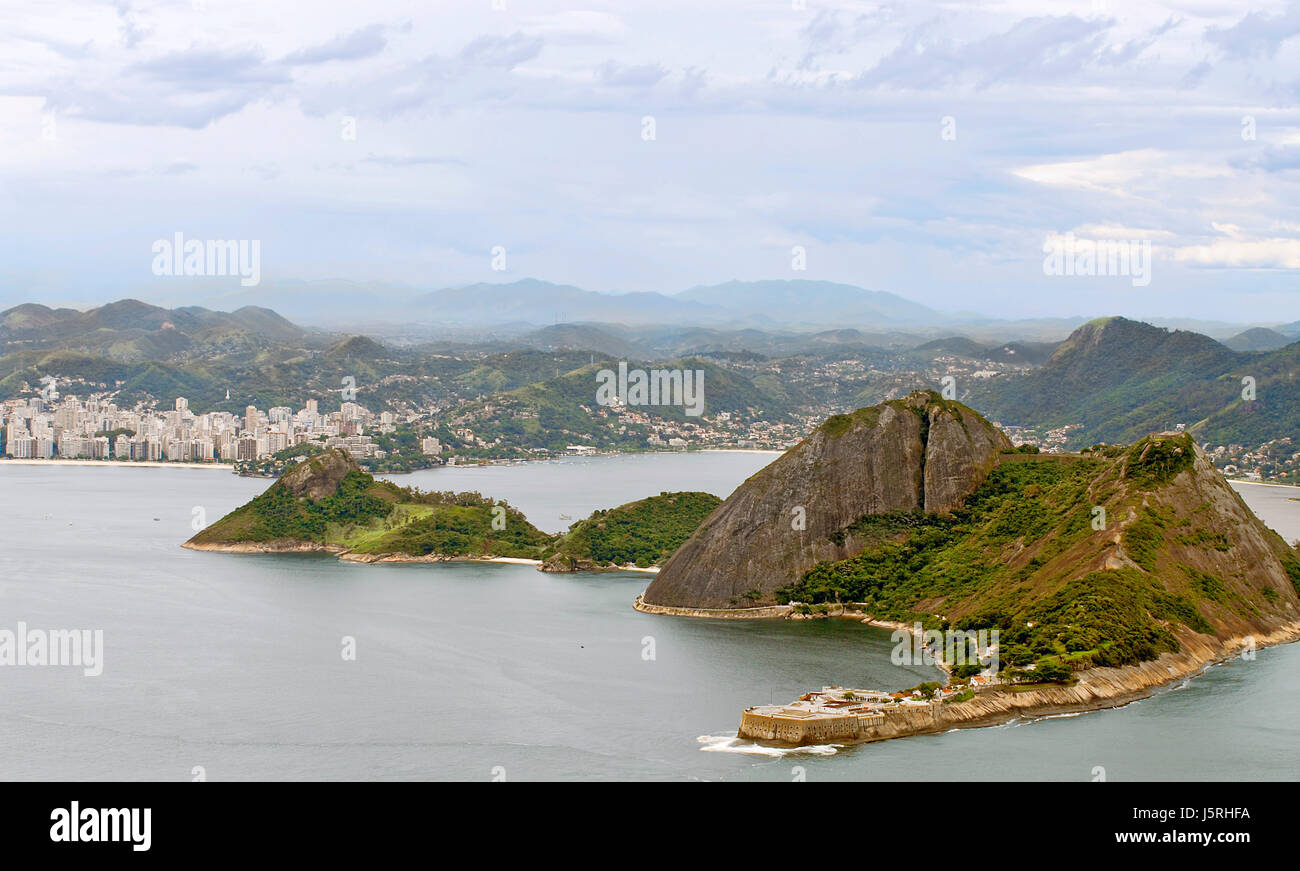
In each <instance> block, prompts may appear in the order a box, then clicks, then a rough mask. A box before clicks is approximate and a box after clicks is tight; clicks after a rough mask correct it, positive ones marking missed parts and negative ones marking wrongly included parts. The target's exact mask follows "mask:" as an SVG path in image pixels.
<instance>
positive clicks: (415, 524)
mask: <svg viewBox="0 0 1300 871" xmlns="http://www.w3.org/2000/svg"><path fill="white" fill-rule="evenodd" d="M498 504H500V505H501V507H502V508H504V509H505V514H504V519H505V526H504V529H496V528H494V526H493V520H494V518H495V516H496V515H494V513H493V509H494V508H495V507H496V506H497V505H498ZM498 525H499V524H498ZM284 540H291V541H303V542H312V543H315V544H322V545H338V546H340V547H344V548H347V549H348V550H352V551H356V552H357V553H367V554H382V553H406V554H410V555H412V556H427V555H429V554H441V555H446V556H509V557H523V558H530V559H535V558H541V557H543V556H545V555H547V554H548V553H549V551H550V545H551V543H552V541H553V539H552V536H550V535H548V534H546V533H545V532H542V531H541V530H539V529H537V528H536V527H535V526H533V525H532V524H531V523H529V522H528V521H527V520H526V519H525V518H524V516H523V515H522V514H520V513H519V512H518V511H517V510H515V509H513V508H511V507H510V506H509V505H506V504H505V503H496V502H493V501H492V500H491V499H487V498H486V497H483V496H481V495H479V494H477V493H424V492H420V491H418V490H411V489H409V488H402V487H398V486H396V485H395V484H392V483H389V482H387V481H377V480H375V479H374V478H372V477H371V476H369V475H367V474H365V473H364V472H359V471H354V472H350V473H349V474H348V475H347V476H346V477H345V478H344V479H343V482H342V483H341V484H340V486H339V489H338V490H337V491H336V492H335V493H333V494H331V495H330V496H327V497H325V498H324V499H320V500H315V501H313V500H310V499H307V498H296V497H294V496H293V494H292V493H290V492H289V491H288V489H287V488H285V486H284V485H283V484H282V483H281V482H280V481H276V482H275V483H274V484H272V485H271V486H270V487H269V488H267V490H266V492H264V493H262V494H261V495H260V496H258V497H257V498H255V499H253V500H252V501H251V502H248V503H247V504H245V505H243V506H241V507H240V508H237V509H235V510H234V511H232V512H231V513H230V514H228V515H226V516H225V517H223V518H221V519H220V520H218V521H217V522H216V523H213V524H212V525H211V526H208V527H207V528H205V529H204V530H203V531H201V532H200V533H198V534H197V535H195V536H194V538H193V539H192V541H193V542H194V543H195V544H219V543H225V544H234V543H242V542H270V541H284Z"/></svg>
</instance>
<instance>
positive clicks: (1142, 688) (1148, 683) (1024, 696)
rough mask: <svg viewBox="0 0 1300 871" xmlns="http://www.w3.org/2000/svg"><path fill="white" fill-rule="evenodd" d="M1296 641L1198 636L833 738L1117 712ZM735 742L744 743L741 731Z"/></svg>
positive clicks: (1288, 633)
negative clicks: (1074, 675)
mask: <svg viewBox="0 0 1300 871" xmlns="http://www.w3.org/2000/svg"><path fill="white" fill-rule="evenodd" d="M1297 640H1300V620H1297V621H1293V622H1291V623H1287V624H1284V625H1282V626H1280V627H1277V628H1276V629H1274V630H1273V631H1271V632H1268V633H1267V634H1264V635H1256V636H1238V637H1234V638H1230V639H1228V640H1226V641H1222V642H1220V641H1218V640H1216V639H1213V638H1208V640H1207V636H1203V635H1197V634H1196V633H1190V632H1189V633H1185V634H1184V635H1182V636H1180V637H1179V643H1180V646H1181V649H1180V650H1179V652H1177V653H1163V654H1161V655H1160V656H1159V657H1158V658H1156V659H1154V660H1149V661H1147V662H1142V663H1138V664H1137V665H1128V666H1122V667H1120V668H1092V669H1088V670H1086V671H1083V672H1080V673H1079V678H1078V680H1077V682H1076V683H1075V684H1073V685H1070V686H1065V685H1062V686H1036V687H1032V688H1026V689H1015V688H1011V687H1002V686H993V687H989V688H987V689H981V690H978V691H977V692H976V695H975V698H973V699H969V700H967V701H963V702H936V703H931V704H929V705H927V706H916V707H909V708H905V709H900V710H894V711H890V712H889V714H888V715H887V716H886V717H885V718H884V721H883V722H882V723H880V724H879V725H875V726H872V727H870V728H868V729H866V730H864V731H863V733H862V734H861V735H860V736H859V737H856V738H837V739H836V740H835V742H834V743H837V744H846V745H847V744H867V743H873V742H876V741H884V740H888V739H890V738H903V737H908V736H911V735H924V734H932V733H935V732H946V731H948V730H949V729H972V728H981V727H984V726H996V725H1000V724H1002V723H1006V722H1009V721H1011V720H1015V719H1019V718H1021V717H1031V718H1036V717H1045V716H1051V715H1053V714H1075V713H1083V712H1086V711H1095V710H1103V709H1106V708H1118V707H1122V706H1124V705H1127V704H1129V703H1130V702H1134V701H1137V700H1139V699H1144V698H1148V697H1149V696H1150V695H1151V694H1152V693H1153V692H1155V691H1156V690H1157V689H1159V688H1160V687H1162V686H1165V685H1167V684H1170V683H1174V682H1176V681H1180V680H1186V679H1187V678H1190V677H1193V676H1195V675H1197V674H1200V673H1202V672H1203V671H1205V670H1206V669H1207V668H1209V667H1211V666H1213V665H1216V664H1218V663H1222V662H1225V661H1227V660H1229V659H1232V658H1234V657H1236V656H1239V655H1240V654H1241V653H1242V651H1243V650H1247V649H1251V648H1253V649H1255V650H1258V649H1260V648H1264V647H1271V646H1274V645H1277V644H1287V643H1291V642H1294V641H1297ZM738 735H739V737H742V738H745V737H749V736H746V735H745V734H744V733H743V731H742V732H738ZM755 740H758V741H759V743H762V744H770V745H773V746H782V747H791V746H798V745H795V744H791V743H788V742H782V741H768V740H761V739H755Z"/></svg>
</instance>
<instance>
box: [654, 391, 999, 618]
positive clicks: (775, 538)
mask: <svg viewBox="0 0 1300 871" xmlns="http://www.w3.org/2000/svg"><path fill="white" fill-rule="evenodd" d="M1010 449H1011V443H1010V441H1009V440H1008V439H1007V437H1006V436H1005V435H1003V434H1002V433H1001V432H1000V431H999V430H998V429H997V428H996V427H994V426H993V425H992V424H990V423H989V422H988V421H987V420H985V419H984V418H982V417H981V416H980V415H979V414H977V413H976V412H974V411H972V410H971V409H969V408H967V407H966V406H964V405H962V404H960V403H957V402H952V401H949V400H945V399H943V398H942V397H940V396H939V394H937V393H934V392H932V391H917V392H916V393H912V394H911V395H909V396H907V397H906V398H904V399H898V400H892V401H889V402H884V403H881V404H880V405H876V406H873V407H871V408H864V409H859V410H858V411H855V412H853V413H852V414H846V415H836V416H835V417H831V418H829V419H827V420H826V421H825V422H824V423H823V424H822V425H821V426H820V427H818V428H817V429H816V430H815V431H814V432H813V433H812V435H810V436H809V437H808V438H806V439H805V440H804V441H802V442H800V443H799V444H798V445H796V446H795V447H793V448H791V449H790V450H789V451H787V452H786V453H784V454H783V455H781V457H780V458H778V459H777V460H776V461H774V462H773V463H772V464H771V465H769V466H767V467H766V468H764V469H762V470H761V471H759V472H758V473H757V474H755V475H754V476H753V477H751V478H750V479H749V480H747V481H746V482H745V483H744V484H742V485H741V486H740V487H739V488H738V489H737V490H736V492H735V493H733V494H732V495H731V496H730V498H728V499H727V500H726V501H725V502H724V503H723V504H722V505H720V506H719V507H718V508H717V509H716V510H714V511H713V513H712V514H710V515H709V516H708V518H707V519H706V520H705V521H704V523H703V524H702V525H701V526H700V528H699V529H698V530H697V531H696V532H695V534H694V535H693V536H691V538H690V539H688V540H687V541H686V543H685V544H684V545H682V547H681V548H680V549H679V550H678V551H677V552H676V553H675V554H673V556H672V557H671V558H670V559H669V560H668V562H667V563H666V564H665V565H664V568H663V570H662V571H661V572H660V573H659V575H658V577H657V578H656V579H655V580H654V582H653V583H652V584H651V585H650V587H649V589H647V590H646V593H645V596H644V600H645V602H646V603H647V604H650V605H657V606H668V607H679V608H744V607H751V606H757V605H763V604H770V603H771V602H772V601H773V593H774V592H775V591H776V590H777V589H778V588H780V587H783V586H787V585H789V584H791V583H793V582H795V581H797V580H798V579H799V578H800V577H801V576H802V575H803V574H804V573H805V572H807V571H808V570H809V569H811V568H813V567H814V566H816V565H817V564H818V563H821V562H826V561H835V560H843V559H847V558H848V557H851V556H854V555H855V554H857V553H858V552H860V551H861V550H862V547H863V542H862V540H861V539H860V538H859V537H858V536H856V535H855V534H854V533H853V531H852V530H850V527H851V526H852V525H853V524H854V523H855V522H856V521H858V520H859V519H860V518H862V517H863V516H865V515H873V514H888V513H894V512H930V513H946V512H949V511H951V510H952V509H954V508H955V507H957V506H959V505H960V504H961V503H962V500H963V499H964V498H965V497H966V496H967V495H969V494H970V493H971V492H972V491H973V490H974V489H975V488H976V487H977V486H979V484H980V483H981V482H982V481H983V480H984V478H985V476H986V475H987V474H988V472H989V471H990V470H991V469H992V468H993V467H994V466H995V465H996V464H997V462H998V457H999V455H1000V454H1001V452H1002V451H1005V450H1010Z"/></svg>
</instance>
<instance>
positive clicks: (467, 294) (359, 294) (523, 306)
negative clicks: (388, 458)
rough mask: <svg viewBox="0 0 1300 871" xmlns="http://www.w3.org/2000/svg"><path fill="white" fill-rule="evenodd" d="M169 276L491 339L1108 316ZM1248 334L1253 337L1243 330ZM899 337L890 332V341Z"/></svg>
mask: <svg viewBox="0 0 1300 871" xmlns="http://www.w3.org/2000/svg"><path fill="white" fill-rule="evenodd" d="M169 281H170V282H171V283H169V284H166V285H164V284H161V283H159V284H154V285H151V286H149V288H148V291H149V292H148V293H147V294H144V295H146V296H148V297H149V298H163V296H162V295H163V294H164V293H165V295H166V297H167V298H176V296H177V295H178V294H179V295H181V298H183V299H185V300H187V301H198V302H202V303H203V304H204V305H205V306H207V307H208V308H214V309H223V310H237V309H240V308H242V307H244V306H248V305H254V306H258V307H264V308H269V309H273V310H275V311H276V312H278V313H280V314H281V315H283V316H284V317H286V318H288V319H290V320H292V321H294V322H295V323H298V324H303V325H307V326H312V327H321V328H326V329H331V330H345V331H347V332H352V333H358V332H364V333H367V334H370V335H374V336H379V337H384V338H388V339H393V340H400V341H407V342H418V341H428V340H430V339H441V340H469V341H487V340H491V339H494V338H512V337H514V336H517V335H519V334H521V333H525V332H529V331H531V330H534V329H536V328H537V327H542V326H553V325H557V324H601V325H622V326H627V327H635V328H638V329H644V328H650V327H663V328H683V327H689V328H705V329H714V330H743V329H760V330H764V331H769V332H799V333H803V332H809V331H813V332H816V331H826V330H835V329H846V328H847V329H856V330H860V331H863V332H865V333H870V334H888V333H896V332H900V331H901V332H906V333H907V334H908V335H909V338H910V337H913V336H920V337H922V338H923V339H935V338H943V337H946V336H951V335H953V334H955V333H961V334H964V335H967V336H969V337H971V338H973V339H976V340H977V341H981V342H984V343H985V344H993V343H996V342H1004V341H1013V340H1023V341H1060V340H1061V339H1063V338H1065V337H1066V336H1067V335H1069V333H1070V332H1071V331H1072V330H1074V329H1075V328H1077V327H1079V326H1080V325H1081V324H1084V323H1086V322H1087V321H1088V320H1089V319H1091V318H1093V317H1096V316H1097V315H1099V314H1106V312H1091V313H1081V314H1080V315H1079V316H1077V317H1072V318H1029V319H1017V320H1007V319H998V318H989V317H986V316H983V315H979V314H975V313H970V312H960V313H945V312H941V311H937V310H935V309H933V308H931V307H929V306H927V305H925V304H923V303H921V302H917V301H915V300H909V299H906V298H904V297H902V296H899V295H898V294H894V293H890V292H888V291H883V290H868V289H865V288H862V287H858V286H855V285H850V284H839V283H835V282H830V281H816V280H811V279H789V280H766V281H729V282H725V283H723V284H716V285H700V286H695V287H691V288H688V289H686V290H682V291H680V292H640V293H625V294H617V293H603V292H598V291H595V290H589V289H584V288H580V287H574V286H572V285H566V284H554V283H552V282H548V281H542V280H539V279H535V278H523V279H519V280H514V281H503V282H500V283H489V282H481V283H476V284H470V285H463V286H457V287H449V288H444V289H441V290H434V291H427V290H421V289H419V288H415V287H411V286H407V285H397V284H385V283H381V282H366V283H362V282H351V281H341V280H323V281H312V282H303V281H297V282H263V284H261V285H259V286H257V287H253V288H247V289H240V290H238V291H237V292H234V293H230V292H229V291H228V285H222V284H216V283H215V282H214V280H212V279H170V280H169ZM1153 323H1155V325H1157V326H1165V327H1171V328H1181V329H1194V330H1196V331H1197V332H1201V333H1204V334H1206V335H1209V336H1212V337H1214V338H1216V339H1227V338H1228V337H1234V336H1236V335H1237V334H1240V333H1243V330H1244V329H1246V328H1249V327H1272V328H1273V330H1274V331H1276V332H1277V333H1279V334H1280V335H1283V336H1291V337H1293V336H1296V335H1300V323H1292V324H1283V325H1278V324H1267V323H1242V322H1228V321H1223V320H1215V319H1204V320H1196V319H1192V318H1159V319H1155V320H1154V321H1153ZM1241 341H1243V342H1250V341H1252V339H1251V338H1250V337H1243V338H1242V340H1241ZM1254 341H1258V337H1256V339H1254ZM877 344H879V343H877ZM895 344H896V343H893V342H886V343H885V345H884V346H890V345H895Z"/></svg>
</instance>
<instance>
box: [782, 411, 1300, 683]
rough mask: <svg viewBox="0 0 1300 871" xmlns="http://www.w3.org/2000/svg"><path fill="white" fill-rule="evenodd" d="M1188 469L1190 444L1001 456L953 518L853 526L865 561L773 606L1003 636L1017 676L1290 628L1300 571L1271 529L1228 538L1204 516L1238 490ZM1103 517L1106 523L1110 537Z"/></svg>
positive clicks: (831, 571)
mask: <svg viewBox="0 0 1300 871" xmlns="http://www.w3.org/2000/svg"><path fill="white" fill-rule="evenodd" d="M1192 465H1193V446H1192V443H1191V440H1190V439H1189V438H1188V437H1186V436H1177V437H1152V438H1150V439H1144V440H1142V441H1140V442H1138V443H1137V444H1135V445H1134V446H1133V447H1131V448H1128V449H1119V448H1110V449H1106V450H1105V452H1104V453H1100V452H1099V453H1098V454H1089V453H1085V454H1083V455H1079V456H1052V455H1032V454H1014V455H1004V456H1003V462H1002V464H1001V465H999V467H998V468H997V469H995V470H994V471H993V472H992V474H990V476H989V478H988V480H987V481H986V482H985V483H984V484H983V485H982V486H981V487H980V488H979V489H978V490H977V491H976V492H975V493H974V494H973V495H972V496H971V497H970V498H969V499H968V500H967V502H966V505H965V506H964V507H963V508H961V509H960V510H958V511H956V512H954V513H953V514H952V515H951V516H947V517H939V516H935V515H921V514H915V515H909V514H902V515H899V514H894V515H877V516H873V517H866V518H863V519H862V520H860V521H858V522H857V523H856V524H854V525H853V526H852V527H850V528H849V529H848V530H846V533H847V534H852V535H855V536H861V537H864V538H865V539H867V540H868V541H869V542H870V544H868V546H867V548H866V549H865V550H864V551H863V552H862V553H861V554H859V555H858V556H856V557H854V558H852V559H848V560H844V561H842V562H837V563H823V564H821V565H818V566H817V567H815V568H814V569H812V570H811V571H809V572H808V573H807V574H806V575H805V576H804V577H803V578H802V579H801V580H800V581H799V582H798V583H796V584H793V585H791V586H789V587H787V588H784V589H783V590H781V591H778V597H779V598H780V599H781V600H784V601H800V602H811V603H817V602H827V601H834V600H836V599H837V598H838V599H839V600H841V601H858V602H864V603H866V606H867V608H869V609H870V610H871V611H872V613H874V614H877V615H878V616H880V617H885V618H891V619H897V620H913V619H921V620H922V621H923V622H926V623H927V624H928V625H931V626H935V625H941V624H942V621H943V620H945V619H946V620H947V621H949V622H950V623H951V625H954V626H957V627H959V628H976V627H986V626H987V627H994V626H996V627H998V628H1000V629H1001V632H1002V645H1003V648H1004V649H1003V655H1002V658H1003V661H1004V662H1007V663H1010V664H1013V665H1016V664H1024V663H1028V662H1032V661H1035V660H1040V659H1043V658H1045V657H1046V658H1049V659H1050V658H1055V657H1064V658H1067V659H1074V660H1086V662H1081V663H1080V664H1095V665H1118V664H1123V663H1129V662H1136V661H1142V660H1145V659H1151V658H1153V657H1154V656H1156V655H1158V654H1159V653H1160V652H1162V651H1165V650H1175V649H1177V647H1178V642H1177V640H1176V639H1177V636H1178V635H1179V634H1180V633H1184V632H1188V631H1191V632H1202V633H1215V634H1219V635H1227V634H1229V633H1231V632H1249V631H1251V630H1252V627H1256V626H1263V625H1267V624H1268V623H1270V622H1275V621H1278V620H1282V619H1285V618H1286V611H1285V609H1286V605H1287V604H1288V603H1294V602H1295V601H1296V589H1294V586H1295V585H1296V583H1297V581H1300V559H1297V555H1296V553H1295V551H1294V550H1293V549H1291V548H1290V547H1289V546H1287V545H1286V543H1285V542H1283V541H1282V540H1281V538H1280V537H1279V536H1277V535H1276V534H1274V533H1272V532H1271V531H1267V530H1264V531H1263V532H1262V533H1257V531H1256V530H1255V529H1252V530H1249V531H1247V530H1243V529H1241V528H1240V527H1225V526H1223V521H1224V514H1223V513H1221V511H1220V512H1216V511H1212V510H1210V506H1211V505H1212V504H1216V503H1215V500H1220V502H1218V503H1217V504H1218V505H1219V506H1220V507H1222V505H1223V503H1222V501H1221V500H1225V499H1228V500H1231V499H1236V497H1235V494H1231V492H1230V491H1229V490H1228V489H1227V487H1226V484H1223V483H1222V480H1221V479H1220V478H1218V477H1217V476H1214V475H1213V473H1209V474H1210V477H1207V476H1204V475H1201V474H1199V473H1198V474H1197V475H1195V476H1190V475H1189V476H1185V477H1180V475H1181V473H1183V472H1187V471H1189V470H1190V469H1191V468H1192ZM1176 478H1177V479H1178V480H1179V482H1180V485H1179V486H1176V487H1175V486H1170V484H1171V482H1172V481H1174V480H1175V479H1176ZM1220 485H1221V486H1222V491H1220V489H1219V487H1220ZM1237 501H1238V502H1239V500H1237ZM1094 506H1100V507H1102V508H1104V509H1105V511H1106V525H1105V527H1104V528H1102V529H1100V530H1098V529H1094V528H1093V519H1094V513H1093V508H1094ZM1223 510H1227V511H1229V512H1230V513H1231V512H1232V511H1233V509H1232V508H1231V506H1229V508H1227V509H1223ZM1240 510H1241V511H1244V512H1246V514H1247V515H1248V514H1249V512H1248V509H1246V508H1245V507H1244V505H1241V506H1240ZM1261 526H1262V525H1261ZM1252 536H1254V537H1252ZM1247 539H1249V540H1247ZM1261 549H1262V550H1263V552H1261ZM1261 557H1263V558H1265V559H1267V558H1270V557H1271V558H1272V559H1274V560H1276V561H1277V562H1280V564H1281V566H1282V567H1283V569H1284V570H1285V572H1286V574H1287V575H1289V578H1290V585H1291V587H1292V588H1291V589H1288V588H1286V586H1285V581H1283V584H1284V585H1283V586H1282V587H1281V588H1280V589H1279V587H1278V586H1277V585H1275V584H1274V583H1272V582H1269V581H1268V580H1267V579H1266V578H1265V579H1263V580H1261V575H1260V574H1259V571H1258V570H1259V566H1258V563H1259V562H1260V560H1261ZM1275 565H1276V563H1275ZM1279 576H1280V575H1279ZM936 615H942V617H938V616H936ZM1029 623H1032V624H1033V626H1032V627H1030V626H1027V625H1026V624H1029Z"/></svg>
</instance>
